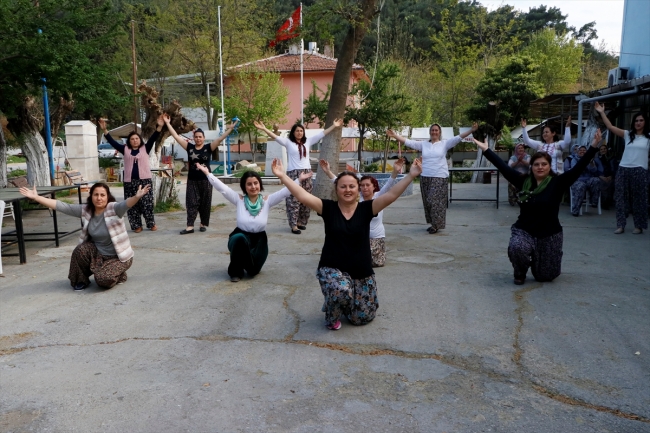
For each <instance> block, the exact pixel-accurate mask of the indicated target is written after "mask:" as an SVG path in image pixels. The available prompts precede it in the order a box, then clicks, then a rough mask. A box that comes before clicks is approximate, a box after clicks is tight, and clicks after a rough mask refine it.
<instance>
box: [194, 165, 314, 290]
mask: <svg viewBox="0 0 650 433" xmlns="http://www.w3.org/2000/svg"><path fill="white" fill-rule="evenodd" d="M197 168H198V169H199V170H201V171H202V172H203V174H205V175H206V176H207V178H208V181H210V183H211V184H212V186H214V189H216V190H217V191H219V192H220V193H221V194H223V196H224V197H225V198H226V200H228V201H229V202H230V203H232V204H234V205H235V206H236V207H237V227H235V230H233V231H232V233H230V236H228V250H229V251H230V265H229V266H228V275H230V281H232V282H233V283H236V282H238V281H239V280H241V279H242V277H243V276H244V271H245V272H246V273H248V276H249V277H253V276H255V275H257V274H259V273H260V271H261V270H262V266H264V263H265V262H266V258H267V257H268V255H269V247H268V242H267V238H266V224H267V222H268V219H269V210H270V209H271V208H272V207H273V206H275V205H276V204H278V203H280V202H281V201H282V199H284V198H286V197H288V196H289V194H291V193H290V192H289V190H288V189H287V188H282V189H281V190H280V191H278V192H274V193H273V194H271V195H269V196H267V197H264V196H263V195H262V191H264V185H263V184H262V178H261V177H260V175H259V174H258V173H256V172H254V171H247V172H246V173H244V175H243V176H242V178H241V180H240V182H239V186H240V188H241V190H242V194H237V193H236V192H235V191H233V190H232V189H230V188H229V187H228V186H226V185H225V184H224V183H223V182H221V181H220V180H219V179H217V178H216V177H215V176H214V175H213V174H212V173H210V171H209V170H208V168H207V167H206V166H204V165H200V164H197ZM308 177H311V173H307V174H302V175H300V177H299V178H298V180H299V181H301V182H302V181H303V180H305V179H307V178H308Z"/></svg>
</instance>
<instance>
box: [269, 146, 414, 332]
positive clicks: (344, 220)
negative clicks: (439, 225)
mask: <svg viewBox="0 0 650 433" xmlns="http://www.w3.org/2000/svg"><path fill="white" fill-rule="evenodd" d="M421 172H422V161H421V160H419V159H416V160H415V161H414V162H413V164H412V165H411V170H410V171H409V173H408V175H407V176H405V177H404V179H402V180H401V181H400V182H398V183H397V185H395V186H394V187H393V188H391V189H390V190H389V191H388V192H386V193H385V194H383V195H381V196H379V197H377V198H376V199H374V200H367V201H363V202H361V203H359V201H358V199H359V179H358V178H357V176H356V175H355V174H354V173H351V172H349V171H344V172H342V173H339V175H338V176H337V177H336V181H335V182H334V186H335V189H336V196H337V201H333V200H322V199H320V198H318V197H315V196H313V195H311V194H310V193H308V192H307V191H305V190H304V189H302V188H301V187H300V186H299V185H296V184H295V183H294V182H293V180H291V178H290V177H289V176H287V174H286V173H285V172H284V168H283V167H282V163H281V162H280V160H278V159H277V158H276V159H275V160H273V174H275V175H276V176H277V177H278V178H279V179H280V181H281V182H282V183H283V184H284V186H286V187H287V189H288V190H289V191H291V194H292V195H293V196H294V197H295V198H296V199H298V201H299V202H300V203H302V204H304V205H305V206H308V207H309V208H310V209H312V210H314V211H316V213H318V215H320V216H321V217H322V218H323V222H324V223H325V244H324V245H323V251H322V253H321V256H320V262H319V263H318V272H317V273H316V275H317V276H318V280H319V282H320V285H321V290H322V292H323V296H324V297H325V303H324V304H323V311H324V312H325V324H326V326H327V327H328V328H329V329H332V330H336V329H340V328H341V321H340V320H339V319H340V317H341V316H342V315H345V316H347V318H348V320H349V321H350V322H351V323H352V324H353V325H365V324H366V323H369V322H370V321H372V319H374V318H375V313H376V311H377V307H378V305H379V304H378V302H377V284H376V282H375V273H374V271H373V269H372V257H371V254H370V221H371V220H372V219H373V218H374V217H375V216H377V214H378V213H379V212H381V211H382V210H383V209H384V208H386V207H387V206H388V205H390V204H391V203H392V202H394V201H395V200H397V198H398V197H399V196H400V195H401V194H402V193H403V192H404V190H405V189H406V187H407V186H408V185H409V183H411V182H412V181H413V179H415V178H416V177H417V176H419V175H420V173H421Z"/></svg>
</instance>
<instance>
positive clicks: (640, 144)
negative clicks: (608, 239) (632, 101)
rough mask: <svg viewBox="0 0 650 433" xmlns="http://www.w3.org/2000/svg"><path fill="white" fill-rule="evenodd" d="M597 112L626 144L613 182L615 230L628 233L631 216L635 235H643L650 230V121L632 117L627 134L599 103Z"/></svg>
mask: <svg viewBox="0 0 650 433" xmlns="http://www.w3.org/2000/svg"><path fill="white" fill-rule="evenodd" d="M594 109H595V110H596V111H597V112H599V113H600V117H601V118H602V119H603V122H604V123H605V126H607V129H609V130H610V131H611V132H612V134H614V135H616V136H617V137H621V138H622V139H623V140H624V141H625V148H624V150H623V156H622V157H621V162H620V163H619V165H618V170H617V171H616V180H615V181H614V202H615V203H616V231H615V232H614V233H616V234H621V233H623V232H624V231H625V225H626V223H627V216H628V214H629V213H631V214H632V215H633V218H634V230H633V231H632V233H633V234H635V235H639V234H641V233H643V229H647V228H648V181H647V173H648V152H649V151H650V122H648V116H646V115H645V114H643V113H636V114H634V116H632V124H631V125H630V130H629V131H625V130H623V129H620V128H617V127H616V126H614V125H612V122H610V121H609V119H608V118H607V116H606V115H605V106H604V105H600V104H599V103H598V102H596V104H595V105H594Z"/></svg>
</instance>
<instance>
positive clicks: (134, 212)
mask: <svg viewBox="0 0 650 433" xmlns="http://www.w3.org/2000/svg"><path fill="white" fill-rule="evenodd" d="M147 185H149V186H151V189H150V190H149V192H148V193H146V194H145V195H144V196H143V197H142V198H141V199H140V200H139V201H138V202H137V203H136V204H135V206H133V207H132V208H129V210H128V211H127V213H126V214H127V216H128V218H129V225H130V226H131V230H135V229H137V228H140V227H142V217H143V216H144V221H145V224H146V225H147V228H148V229H150V228H152V227H153V226H155V225H156V221H155V220H154V217H153V185H152V183H151V179H133V180H132V181H131V182H124V199H125V200H126V199H127V198H129V197H134V196H135V194H136V193H137V192H138V187H139V186H141V187H142V188H144V187H145V186H147Z"/></svg>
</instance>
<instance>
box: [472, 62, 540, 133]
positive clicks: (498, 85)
mask: <svg viewBox="0 0 650 433" xmlns="http://www.w3.org/2000/svg"><path fill="white" fill-rule="evenodd" d="M537 73H538V67H537V65H536V64H535V63H534V62H533V61H532V59H531V58H530V57H526V56H515V57H512V58H510V59H509V60H508V61H507V62H506V63H504V64H503V65H502V66H500V67H498V68H495V69H488V71H487V73H486V74H485V77H483V79H481V81H479V83H478V85H477V86H476V93H477V98H476V99H475V102H474V104H473V105H472V106H471V107H469V109H468V110H467V116H468V117H469V118H472V119H476V120H483V121H486V122H487V121H488V108H487V107H488V103H490V102H496V103H497V108H498V110H497V119H496V121H495V122H494V124H492V125H490V126H491V127H493V128H495V130H496V131H499V130H501V128H502V127H503V125H506V126H509V127H514V126H516V125H517V124H518V123H519V120H520V119H521V118H522V117H527V116H528V109H529V104H530V101H533V100H535V99H537V98H539V97H540V96H541V94H542V92H543V87H542V86H541V85H540V84H539V83H538V81H537Z"/></svg>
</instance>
